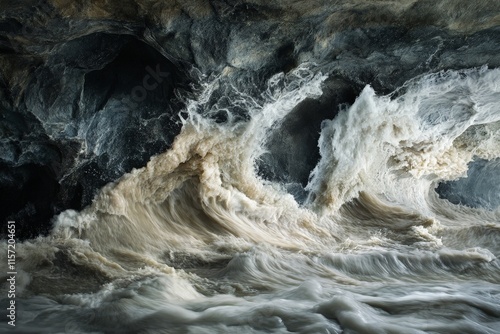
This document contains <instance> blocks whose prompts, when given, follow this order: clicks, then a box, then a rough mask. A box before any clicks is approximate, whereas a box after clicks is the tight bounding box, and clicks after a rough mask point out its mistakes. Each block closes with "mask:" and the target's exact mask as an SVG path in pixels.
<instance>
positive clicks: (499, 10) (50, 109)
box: [0, 0, 500, 238]
mask: <svg viewBox="0 0 500 334" xmlns="http://www.w3.org/2000/svg"><path fill="white" fill-rule="evenodd" d="M499 23H500V3H499V2H497V1H476V2H470V1H468V0H448V1H444V0H441V1H430V0H403V1H375V0H371V1H367V0H351V1H322V0H313V1H291V0H287V1H276V2H269V1H247V2H244V1H231V2H229V1H227V2H226V1H219V0H210V1H209V0H206V1H203V0H189V1H183V2H176V1H144V0H137V1H118V0H109V1H83V0H40V1H38V0H16V1H13V0H6V1H2V2H1V3H0V115H1V117H0V138H1V139H0V190H1V193H0V201H1V208H0V218H1V220H2V225H4V222H5V221H6V220H7V219H15V220H17V222H18V227H19V231H18V237H19V238H27V237H33V236H36V235H37V234H39V233H41V232H46V231H47V230H48V228H49V227H50V224H49V222H50V218H51V217H52V216H53V215H54V214H56V213H58V212H60V211H61V210H64V209H67V208H75V209H79V208H82V207H83V206H85V205H87V204H89V203H90V201H91V200H92V198H93V195H94V194H95V192H96V191H97V190H98V189H99V188H100V187H101V186H103V185H104V184H105V183H107V182H109V181H112V180H115V179H116V178H118V177H119V176H120V175H122V174H123V173H125V172H128V171H130V170H131V169H132V168H134V167H141V166H143V165H144V164H145V163H146V162H147V161H148V160H149V158H150V156H151V155H154V154H157V153H160V152H163V151H164V150H165V149H167V148H168V147H169V146H170V144H171V143H172V140H173V138H174V137H175V135H176V134H177V133H178V131H179V129H180V125H179V122H178V117H177V114H178V112H179V111H180V110H182V107H183V102H182V100H181V99H179V98H178V97H177V96H178V94H176V92H181V94H188V91H189V90H190V83H193V82H194V83H196V81H197V78H196V77H194V76H193V75H192V74H190V73H192V72H190V69H191V68H192V67H195V68H197V69H199V70H200V71H201V72H202V73H204V74H210V73H219V72H221V71H222V70H223V69H224V68H227V67H232V68H233V69H234V70H236V71H239V73H243V74H244V75H246V76H247V77H248V78H250V79H251V80H250V81H251V82H252V83H253V84H254V85H255V89H257V88H258V87H259V85H262V84H263V83H264V82H265V80H266V79H267V78H269V76H270V75H272V74H274V73H277V72H280V71H285V72H286V71H289V70H290V69H292V68H294V67H295V66H297V64H300V63H302V62H306V61H307V62H314V63H316V64H317V66H318V68H319V69H320V70H321V71H323V72H324V73H327V74H328V75H329V76H330V79H329V80H327V82H326V83H325V93H324V95H323V96H322V97H321V98H320V99H318V100H317V101H304V102H303V103H302V104H301V105H299V106H298V107H297V108H296V110H294V111H293V112H292V114H290V115H289V116H288V117H287V119H286V120H285V121H284V122H283V123H282V125H281V128H280V129H278V131H277V132H276V134H274V135H272V136H271V138H270V140H269V143H268V146H269V149H270V152H271V154H269V155H267V156H265V157H263V159H262V163H261V165H260V167H259V170H260V172H261V174H262V175H264V176H265V177H267V178H269V179H273V180H280V181H285V182H292V183H293V182H295V183H297V184H302V185H304V184H305V182H306V181H307V177H308V174H309V171H310V170H311V169H312V168H313V167H314V165H315V164H316V162H317V158H318V152H317V148H316V143H317V139H318V136H319V127H320V124H321V121H322V120H323V119H326V118H332V117H334V115H335V113H336V111H337V109H338V105H339V103H351V102H352V101H353V100H354V98H355V96H356V95H357V93H359V91H360V90H361V89H362V88H363V87H364V86H365V85H366V84H371V85H372V86H373V87H374V88H375V90H376V91H377V92H379V93H382V94H383V93H388V92H390V91H392V90H393V89H395V88H397V87H399V86H400V85H401V84H402V83H404V82H405V81H406V80H408V79H410V78H413V77H415V76H418V75H421V74H424V73H428V72H434V71H439V70H442V69H460V68H468V67H475V66H483V65H488V66H489V67H497V66H499V65H500V28H499ZM228 80H229V79H228ZM251 89H252V87H250V88H249V90H250V91H251ZM182 92H183V93H182ZM228 103H229V104H230V101H229V102H228ZM242 113H243V114H244V111H242ZM242 117H243V118H244V115H242ZM222 121H223V120H222ZM4 232H5V230H4V229H3V228H2V230H1V233H2V234H3V233H4Z"/></svg>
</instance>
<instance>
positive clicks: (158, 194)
mask: <svg viewBox="0 0 500 334" xmlns="http://www.w3.org/2000/svg"><path fill="white" fill-rule="evenodd" d="M237 75H238V74H237V73H232V72H231V71H230V70H228V71H224V72H223V73H222V74H221V75H220V76H218V77H211V78H205V79H203V84H202V85H201V87H200V91H199V94H198V95H197V98H196V99H194V98H192V99H188V100H187V107H186V110H183V112H182V113H181V114H180V115H179V117H180V118H181V121H182V123H183V128H182V131H181V133H180V134H179V135H178V136H177V138H176V140H175V142H174V144H173V146H172V148H171V149H170V150H168V151H166V152H165V153H163V154H160V155H158V156H155V157H153V158H152V159H151V160H150V162H149V163H148V164H147V166H146V167H144V168H141V169H137V170H133V171H132V172H131V173H129V174H126V175H124V176H123V177H122V178H120V179H119V180H118V181H117V182H115V183H112V184H109V185H107V186H106V187H104V188H103V189H102V190H101V191H100V193H99V194H98V195H97V197H96V198H95V200H94V202H93V204H92V205H90V206H89V207H87V208H85V209H84V210H82V211H81V212H76V211H72V210H68V211H65V212H63V213H61V214H60V215H59V216H57V217H54V228H53V230H52V232H51V234H50V235H49V236H47V237H39V238H38V239H35V240H30V241H26V242H23V243H19V244H17V249H16V251H17V271H18V275H17V298H16V305H17V311H18V313H17V322H16V328H15V330H12V327H10V326H9V325H7V323H6V322H2V323H0V331H12V332H19V333H499V332H500V261H499V259H498V256H499V255H500V209H499V203H500V199H499V189H500V164H499V159H500V70H498V69H488V68H486V67H483V68H475V69H468V70H463V71H445V72H439V73H434V74H429V75H425V76H421V77H419V78H415V79H413V80H411V81H409V82H407V83H406V84H405V85H404V86H402V87H400V88H399V89H397V90H396V91H394V92H393V93H391V94H389V95H384V96H382V95H379V94H377V93H376V92H375V91H374V90H373V89H372V88H371V87H370V86H367V87H365V88H364V89H363V90H362V92H361V93H360V94H359V96H358V97H357V99H356V101H355V102H354V104H353V105H351V106H344V107H342V110H340V111H339V112H338V113H337V115H336V116H335V117H334V118H333V119H331V120H325V121H323V123H322V126H321V133H320V139H319V142H318V148H319V152H320V156H321V158H320V160H319V161H318V164H317V165H316V167H315V168H314V169H313V170H312V171H311V175H310V177H309V182H308V184H307V186H306V187H305V188H304V189H302V190H301V191H303V193H304V194H306V196H305V198H304V199H303V200H301V201H297V200H296V198H294V196H293V195H292V194H290V193H288V192H287V189H290V185H289V184H283V183H279V182H272V181H268V180H266V179H265V178H263V177H262V176H261V175H259V173H258V172H257V169H258V168H257V165H258V163H259V161H260V158H261V157H262V155H263V154H265V153H266V150H267V146H266V141H267V139H268V138H269V137H270V135H271V134H273V133H274V132H275V131H280V125H281V124H282V121H283V119H284V118H285V117H286V116H287V115H288V114H289V113H290V112H291V111H292V110H293V109H294V108H295V107H296V106H297V105H298V104H299V103H300V102H301V101H303V100H305V99H306V98H318V97H319V96H321V94H322V83H323V81H324V80H325V79H326V76H325V75H323V74H322V73H321V71H320V70H319V69H318V68H317V67H315V65H312V64H309V65H307V64H306V65H301V66H299V67H298V68H297V69H296V70H293V71H291V72H289V73H287V74H283V73H281V74H277V75H275V76H274V77H272V78H271V79H270V80H269V81H268V83H267V85H266V87H264V88H263V89H261V90H260V91H257V92H256V88H255V87H249V89H242V88H241V87H242V86H244V85H241V84H240V85H238V86H237V85H233V86H231V85H228V86H227V87H226V89H228V91H227V92H226V93H227V94H226V96H230V101H229V102H230V103H229V104H228V103H227V101H226V102H224V101H222V100H220V99H219V98H218V97H217V96H216V95H215V92H216V91H217V90H218V89H219V88H220V87H221V85H222V84H223V83H224V82H226V81H227V80H228V78H230V77H231V76H237ZM249 85H250V83H249ZM228 105H229V106H230V107H228ZM311 112H314V111H311ZM295 158H296V159H300V158H301V157H300V156H298V157H295ZM295 186H297V185H295ZM298 186H300V185H298ZM436 188H439V189H440V191H439V193H438V192H437V191H436ZM4 243H5V242H4ZM4 246H5V245H4ZM5 256H6V254H1V255H0V257H1V259H0V263H7V259H6V257H5ZM2 272H5V270H2ZM4 281H5V280H4ZM2 287H3V288H6V287H5V286H2ZM5 295H6V294H4V293H2V296H5ZM5 303H6V300H5V299H4V300H3V304H2V305H4V304H5ZM5 305H6V304H5ZM4 321H5V319H4Z"/></svg>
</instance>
